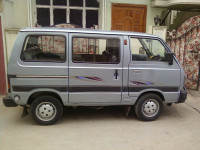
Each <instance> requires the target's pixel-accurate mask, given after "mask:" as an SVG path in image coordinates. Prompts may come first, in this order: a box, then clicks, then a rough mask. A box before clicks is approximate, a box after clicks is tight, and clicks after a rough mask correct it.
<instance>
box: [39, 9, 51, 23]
mask: <svg viewBox="0 0 200 150" xmlns="http://www.w3.org/2000/svg"><path fill="white" fill-rule="evenodd" d="M37 20H38V21H37V23H38V25H41V26H43V27H44V26H50V11H49V8H37Z"/></svg>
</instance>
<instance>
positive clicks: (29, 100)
mask: <svg viewBox="0 0 200 150" xmlns="http://www.w3.org/2000/svg"><path fill="white" fill-rule="evenodd" d="M44 95H49V96H52V97H55V98H56V99H58V101H59V102H60V103H61V104H62V106H64V104H63V101H62V99H61V97H60V95H59V94H57V93H56V92H52V91H38V92H34V93H32V94H31V95H30V96H29V99H28V102H27V104H29V105H31V104H32V103H33V101H34V100H35V99H36V98H37V97H40V96H44Z"/></svg>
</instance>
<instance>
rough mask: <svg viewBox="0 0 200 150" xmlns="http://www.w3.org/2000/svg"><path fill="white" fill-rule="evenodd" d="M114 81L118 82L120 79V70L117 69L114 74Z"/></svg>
mask: <svg viewBox="0 0 200 150" xmlns="http://www.w3.org/2000/svg"><path fill="white" fill-rule="evenodd" d="M114 79H115V80H117V79H119V73H118V70H117V69H116V70H115V72H114Z"/></svg>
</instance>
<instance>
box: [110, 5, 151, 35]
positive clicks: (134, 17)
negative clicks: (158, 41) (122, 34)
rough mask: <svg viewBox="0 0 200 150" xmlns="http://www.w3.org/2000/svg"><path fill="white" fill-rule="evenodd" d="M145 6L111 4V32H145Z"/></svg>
mask: <svg viewBox="0 0 200 150" xmlns="http://www.w3.org/2000/svg"><path fill="white" fill-rule="evenodd" d="M146 12H147V6H146V5H132V4H112V30H122V31H134V32H146Z"/></svg>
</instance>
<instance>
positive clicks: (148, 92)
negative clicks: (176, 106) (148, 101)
mask: <svg viewBox="0 0 200 150" xmlns="http://www.w3.org/2000/svg"><path fill="white" fill-rule="evenodd" d="M146 94H156V95H158V96H159V97H160V98H161V99H162V101H165V98H164V95H163V94H162V93H161V92H159V91H145V92H143V93H141V94H140V95H139V96H138V99H137V100H139V99H140V97H142V96H143V95H146Z"/></svg>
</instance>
